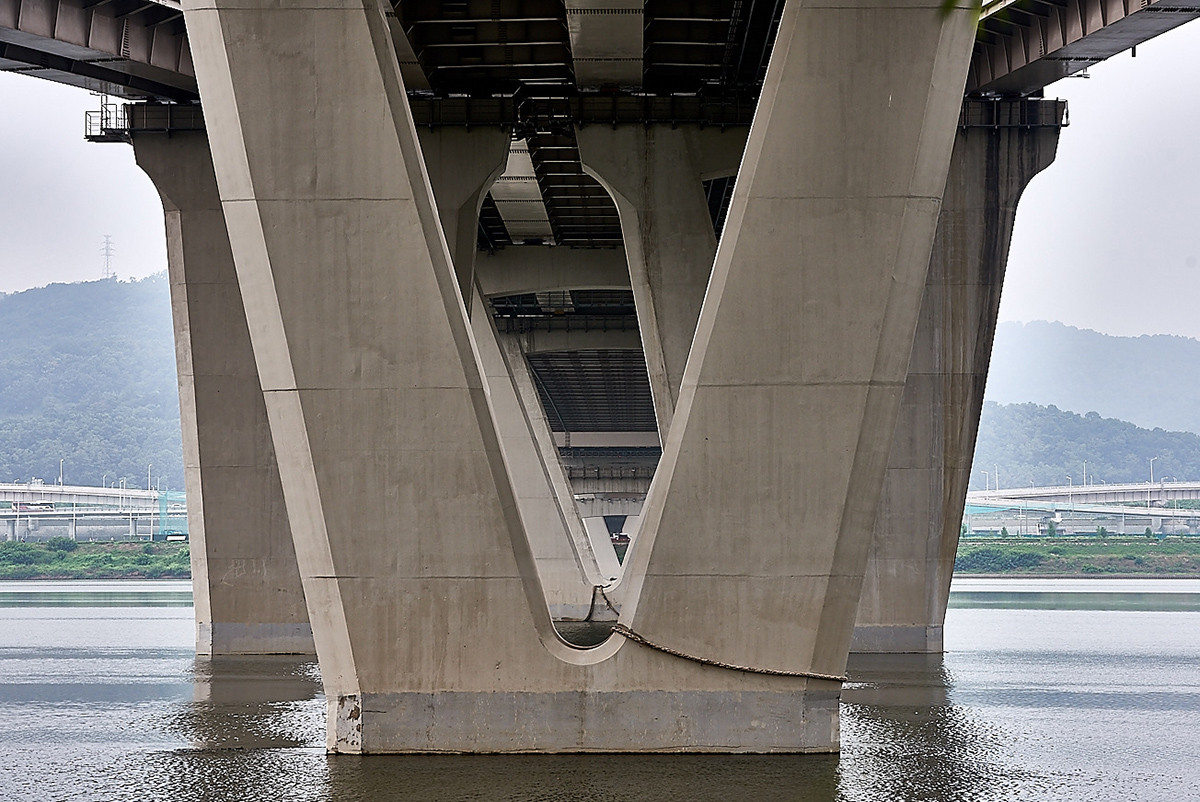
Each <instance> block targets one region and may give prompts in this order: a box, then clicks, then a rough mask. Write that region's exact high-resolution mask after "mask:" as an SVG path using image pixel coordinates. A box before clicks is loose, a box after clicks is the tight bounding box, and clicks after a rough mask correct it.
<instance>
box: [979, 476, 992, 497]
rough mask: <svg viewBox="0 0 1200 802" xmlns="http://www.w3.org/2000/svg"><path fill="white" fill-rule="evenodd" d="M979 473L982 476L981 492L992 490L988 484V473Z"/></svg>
mask: <svg viewBox="0 0 1200 802" xmlns="http://www.w3.org/2000/svg"><path fill="white" fill-rule="evenodd" d="M980 473H982V474H983V492H984V493H987V492H988V491H989V490H991V489H992V486H991V485H990V484H988V472H987V471H980Z"/></svg>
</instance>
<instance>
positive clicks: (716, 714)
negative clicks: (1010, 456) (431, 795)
mask: <svg viewBox="0 0 1200 802" xmlns="http://www.w3.org/2000/svg"><path fill="white" fill-rule="evenodd" d="M35 5H36V6H37V7H38V8H37V9H35V8H34V6H35ZM939 5H940V3H937V2H932V1H931V2H929V3H927V4H925V5H922V4H921V3H915V4H914V3H906V4H903V6H902V7H901V6H899V5H898V6H896V7H890V6H888V5H887V4H886V3H881V4H878V5H872V6H871V7H870V8H867V7H862V6H861V5H854V4H847V5H845V6H844V7H843V6H838V5H836V4H835V5H834V6H830V7H823V8H820V9H815V8H807V7H803V6H801V5H800V4H797V3H784V2H780V3H775V4H766V3H764V4H741V3H732V2H712V3H699V2H651V3H647V4H645V7H644V8H643V9H637V10H631V9H627V8H621V9H613V8H608V7H607V6H605V5H604V4H599V3H588V2H567V3H565V4H562V3H558V2H550V0H521V2H517V0H512V1H511V2H508V0H506V1H505V2H501V3H483V2H476V0H469V2H466V3H461V4H451V5H444V4H435V3H425V2H415V3H404V4H403V5H398V6H396V7H395V8H392V6H391V5H390V4H386V3H381V4H379V5H376V3H374V2H371V1H369V0H368V1H367V2H364V3H362V4H357V6H356V7H355V4H350V6H351V7H347V8H339V9H336V10H335V9H329V8H315V7H309V6H308V5H307V4H297V5H294V7H288V8H286V9H281V8H279V7H277V4H273V3H268V2H262V3H256V2H244V1H242V2H237V3H234V2H228V3H226V2H220V1H218V2H199V1H197V2H185V3H184V4H183V7H182V9H179V8H178V7H177V6H176V5H175V4H173V3H170V2H161V3H137V4H135V3H132V2H129V3H126V2H124V0H118V2H114V3H108V4H101V5H95V4H89V3H85V2H81V1H79V0H75V1H74V2H73V1H72V0H61V2H58V3H49V4H45V3H41V4H34V3H32V2H30V0H0V69H22V70H23V71H27V72H29V73H30V74H36V75H41V76H42V77H50V78H52V79H55V80H64V81H66V82H69V83H76V84H81V85H88V86H92V87H94V88H95V87H100V88H105V89H107V90H108V91H110V92H113V93H114V94H123V95H125V96H129V97H148V98H151V99H153V100H154V101H156V102H154V103H151V104H148V105H138V106H133V107H130V108H129V110H128V112H120V113H110V114H108V115H104V116H102V117H101V118H100V119H98V120H97V121H96V122H97V126H96V128H95V136H96V138H97V139H121V140H131V141H132V142H133V144H134V147H135V151H136V152H137V155H138V161H139V164H140V165H141V166H142V167H143V168H144V169H145V170H146V171H147V172H148V173H149V174H150V176H151V178H152V179H153V180H154V182H155V184H156V186H157V187H158V188H159V190H160V193H161V194H162V196H163V201H164V206H165V208H166V210H167V235H168V241H169V245H170V247H169V256H170V259H171V274H172V284H173V304H174V305H175V313H176V334H177V340H178V343H179V361H180V385H181V398H182V399H183V405H182V406H183V415H184V427H185V452H186V459H187V462H188V464H187V469H188V473H187V477H188V497H189V514H190V517H191V522H192V531H193V539H194V540H195V541H196V548H194V549H193V556H194V573H195V576H196V579H197V625H198V649H199V650H200V651H203V652H208V653H234V652H280V651H307V650H311V649H313V648H315V650H316V652H317V655H318V659H319V660H320V663H321V670H322V677H323V680H324V682H325V687H326V695H327V698H328V700H329V705H330V707H329V719H328V744H329V747H330V749H331V750H333V751H349V752H394V751H593V750H600V751H681V750H682V751H812V750H818V751H821V750H829V749H836V746H837V739H838V735H837V697H838V683H837V681H836V677H837V676H838V675H839V674H840V673H841V672H842V671H843V670H844V667H845V660H846V654H847V651H848V650H849V649H850V648H851V644H852V642H853V644H854V646H855V648H858V649H861V650H865V651H939V650H940V649H941V636H940V630H941V621H942V617H943V616H944V612H945V602H946V596H947V594H948V587H949V576H950V571H951V569H952V565H953V554H954V548H955V545H956V542H957V534H958V529H957V527H958V521H959V519H960V518H961V513H962V503H963V497H964V495H965V489H966V479H967V477H968V472H969V465H970V460H971V455H972V451H973V444H974V434H975V430H976V427H977V424H978V415H979V405H980V403H981V398H982V389H983V383H984V379H985V376H986V366H987V361H988V356H989V354H990V344H991V338H992V332H993V329H994V324H995V313H996V308H997V304H998V299H999V290H1000V286H1001V282H1002V277H1003V270H1004V264H1005V260H1006V255H1007V243H1008V237H1009V234H1010V233H1011V226H1012V219H1013V215H1014V213H1015V207H1016V203H1017V200H1018V198H1019V196H1020V192H1021V190H1022V189H1023V188H1024V186H1025V184H1026V183H1027V182H1028V181H1029V180H1030V178H1032V176H1033V175H1034V174H1036V173H1037V172H1038V171H1039V170H1040V169H1042V168H1043V167H1045V166H1046V164H1048V163H1049V161H1050V160H1051V159H1052V158H1053V153H1054V146H1055V144H1056V141H1057V132H1058V128H1059V126H1060V125H1061V123H1062V120H1063V115H1064V109H1063V107H1062V104H1059V103H1055V102H1051V101H1042V100H1039V99H1037V98H1036V97H1032V96H1036V95H1038V94H1039V93H1040V86H1041V84H1039V83H1038V81H1039V80H1041V78H1042V77H1045V76H1046V75H1049V74H1050V73H1049V72H1046V71H1045V70H1046V67H1045V65H1044V64H1042V65H1041V66H1038V65H1037V63H1036V60H1035V59H1032V58H1031V57H1028V55H1027V54H1028V53H1031V52H1032V50H1031V49H1030V48H1031V47H1033V45H1032V44H1030V42H1031V41H1032V40H1029V39H1028V32H1029V31H1030V30H1033V29H1035V28H1036V29H1037V30H1040V31H1042V33H1043V34H1044V35H1043V38H1042V39H1041V40H1039V42H1041V43H1042V45H1044V43H1045V42H1046V41H1050V40H1049V39H1046V38H1045V35H1046V34H1047V32H1048V31H1050V29H1051V27H1052V26H1050V27H1048V26H1049V22H1047V21H1048V20H1058V24H1059V29H1058V30H1059V32H1060V33H1061V36H1059V39H1055V40H1054V41H1055V42H1058V41H1059V40H1061V42H1060V43H1059V44H1061V47H1062V48H1066V49H1065V50H1063V53H1064V54H1065V55H1063V56H1062V58H1061V59H1059V60H1058V61H1055V62H1054V63H1055V64H1056V65H1058V66H1056V67H1054V69H1055V70H1060V69H1061V70H1066V71H1070V70H1072V69H1077V68H1080V66H1086V64H1084V62H1085V61H1086V59H1087V58H1098V57H1099V56H1096V55H1095V54H1097V53H1100V52H1102V51H1105V49H1106V48H1107V49H1108V50H1111V49H1112V48H1114V47H1118V46H1119V45H1122V44H1123V43H1125V42H1126V40H1127V39H1128V38H1129V37H1130V36H1135V35H1140V36H1142V38H1143V39H1144V38H1145V37H1146V32H1147V31H1149V30H1151V29H1153V30H1154V31H1155V32H1158V31H1159V30H1160V29H1161V28H1163V26H1164V23H1159V22H1155V23H1154V25H1148V24H1143V22H1145V21H1144V20H1143V21H1142V22H1138V20H1141V16H1140V15H1141V14H1142V13H1143V12H1145V11H1146V10H1147V9H1142V10H1141V11H1138V12H1137V14H1134V13H1133V12H1129V13H1126V11H1125V10H1122V11H1121V13H1120V14H1117V12H1116V11H1115V10H1113V9H1107V10H1105V11H1104V21H1105V22H1106V23H1107V24H1108V25H1109V26H1110V27H1108V28H1104V26H1097V25H1096V24H1095V19H1094V16H1095V15H1094V14H1092V12H1091V9H1092V6H1090V5H1087V6H1084V5H1081V6H1079V7H1078V9H1076V11H1077V14H1078V16H1079V20H1080V22H1079V24H1078V25H1075V24H1074V23H1073V22H1072V19H1073V18H1068V17H1062V16H1061V14H1060V16H1057V17H1056V16H1055V14H1059V12H1060V11H1062V8H1061V7H1060V6H1058V5H1055V6H1054V7H1053V8H1051V7H1049V6H1046V5H1045V4H1044V3H1038V2H1029V0H1019V2H1016V3H1010V4H1007V6H1006V8H1005V9H1004V10H1003V11H1002V12H998V13H996V14H994V15H992V16H991V17H989V19H988V21H986V22H985V24H984V25H983V26H982V27H981V29H980V31H979V32H978V33H973V27H972V23H971V21H970V14H969V13H967V12H965V11H964V10H961V9H960V10H957V11H954V12H952V13H951V14H950V15H949V16H946V17H943V16H941V15H940V14H939V12H938V11H937V6H939ZM50 7H52V13H51V12H47V11H46V10H45V9H46V8H50ZM1155 7H1161V8H1160V10H1158V11H1154V12H1152V13H1154V14H1156V15H1157V16H1155V17H1154V19H1155V20H1160V19H1161V20H1167V21H1170V22H1172V23H1173V22H1175V21H1180V22H1181V21H1185V20H1186V19H1188V18H1190V16H1188V15H1190V14H1192V11H1194V9H1193V10H1188V9H1185V8H1183V7H1179V9H1178V10H1176V11H1174V12H1172V13H1166V12H1165V11H1163V10H1162V9H1167V8H1168V7H1169V8H1175V7H1174V6H1171V5H1170V3H1169V0H1160V2H1159V3H1158V4H1154V5H1151V6H1150V8H1155ZM1067 8H1068V10H1070V9H1072V8H1075V7H1074V6H1068V7H1067ZM1055 9H1058V10H1057V11H1056V10H1055ZM600 12H604V13H600ZM610 12H611V13H610ZM1063 13H1065V12H1063ZM1073 13H1075V12H1073ZM180 14H182V16H180ZM39 15H40V16H39ZM1123 19H1128V20H1129V22H1128V23H1127V24H1125V27H1120V26H1119V25H1118V23H1119V22H1120V21H1121V20H1123ZM1031 20H1032V22H1031ZM1135 22H1136V23H1138V24H1137V25H1134V24H1133V23H1135ZM185 23H186V31H185V30H184V24H185ZM1034 23H1036V24H1034ZM114 25H116V26H117V28H114V27H113V26H114ZM139 26H140V27H139ZM1039 26H1040V27H1039ZM1139 26H1140V27H1139ZM1155 26H1157V27H1155ZM1167 27H1169V26H1167ZM113 30H119V32H120V34H121V35H120V37H119V39H120V41H118V42H116V43H115V44H114V40H113ZM1105 30H1107V31H1108V33H1109V34H1114V35H1110V36H1108V37H1107V39H1106V38H1105V36H1104V35H1097V34H1103V33H1104V31H1105ZM1131 31H1132V32H1134V33H1129V32H1131ZM1138 31H1140V33H1137V32H1138ZM147 32H149V33H147ZM1116 34H1119V35H1116ZM639 35H640V38H639ZM973 36H974V39H973ZM1021 36H1025V37H1026V38H1025V39H1021V38H1020V37H1021ZM139 37H141V38H139ZM1122 37H1124V38H1122ZM1052 38H1053V37H1052ZM47 41H52V42H54V43H55V44H54V45H53V46H47V45H46V42H47ZM973 41H974V44H972V42H973ZM1017 42H1023V43H1024V44H1022V45H1021V46H1020V47H1018V46H1017V45H1016V44H1014V43H1017ZM1058 46H1059V45H1058V44H1056V45H1055V47H1058ZM1126 46H1127V45H1126ZM38 48H41V50H39V49H38ZM193 48H194V51H193ZM972 48H973V55H972ZM1020 48H1025V49H1023V50H1022V49H1020ZM1089 48H1090V49H1089ZM1120 49H1124V48H1123V46H1122V47H1121V48H1120ZM1018 51H1019V52H1020V53H1024V54H1026V57H1025V59H1024V60H1022V59H1021V58H1018ZM1085 51H1086V53H1090V54H1092V55H1087V56H1086V58H1085V55H1086V54H1085ZM1043 52H1052V53H1058V52H1059V51H1058V50H1054V49H1053V48H1051V50H1050V51H1046V50H1045V49H1044V48H1043ZM1112 52H1116V50H1112ZM39 53H40V54H41V55H39ZM104 54H107V55H104ZM1109 55H1111V53H1109ZM1001 56H1003V58H1002V57H1001ZM1054 58H1058V56H1054ZM4 59H8V60H7V61H5V60H4ZM1050 60H1053V59H1050ZM1074 64H1078V65H1080V66H1076V67H1072V66H1071V65H1074ZM21 65H24V66H21ZM155 70H158V71H165V72H166V74H167V76H166V77H163V76H162V75H160V74H159V72H155ZM1039 70H1040V71H1039ZM193 76H194V77H193ZM1039 76H1040V77H1039ZM98 82H99V83H98ZM197 86H198V90H197V88H196V87H197ZM964 86H965V88H966V89H967V90H969V91H970V92H971V93H972V95H973V98H972V99H969V100H968V101H967V102H966V103H965V104H964V103H963V102H962V98H963V92H964ZM197 92H198V93H199V96H201V97H202V98H203V101H204V112H203V116H202V115H201V112H200V109H199V106H198V105H195V104H194V103H188V102H172V103H163V102H161V101H189V100H194V99H195V98H196V97H197ZM1013 97H1015V98H1017V99H1013ZM814 109H821V110H823V111H822V113H820V114H814V113H813V110H814ZM751 123H753V128H751ZM206 131H207V133H205V132H206ZM952 152H953V159H951V153H952ZM760 167H761V168H763V169H760ZM948 171H949V175H950V178H949V181H947V172H948ZM735 179H736V180H735ZM943 189H945V191H946V195H945V202H944V208H943V201H942V196H943ZM931 254H932V255H931ZM897 421H899V423H897ZM652 477H653V478H652ZM246 493H249V494H251V495H252V496H253V497H254V498H256V499H260V500H262V503H261V504H260V505H259V507H258V508H259V509H260V511H261V519H260V520H255V521H247V519H245V518H244V517H240V518H234V517H233V516H231V515H229V514H228V511H229V510H230V509H232V508H235V507H236V506H237V500H238V499H239V498H240V497H241V496H242V495H243V494H246ZM622 529H623V530H624V532H625V533H627V534H628V535H631V536H632V540H633V542H632V544H631V545H630V547H629V552H628V555H627V559H626V561H625V564H624V566H622V565H620V564H618V562H617V560H616V557H615V554H614V553H613V550H612V546H611V544H610V541H609V538H608V534H609V532H619V531H621V530H622ZM864 577H865V578H866V579H865V583H864ZM860 590H861V593H860ZM860 596H861V600H862V601H861V605H860V603H859V600H860ZM618 613H619V622H618V629H617V632H618V633H622V632H623V633H624V634H613V635H611V636H610V637H609V638H608V639H607V640H605V641H604V642H603V643H602V644H601V645H599V646H596V647H591V648H584V647H580V646H577V645H574V644H572V643H569V642H567V641H566V640H564V639H563V637H562V636H561V635H560V634H559V633H558V631H557V630H556V629H555V621H556V620H561V619H572V618H584V617H587V618H597V617H604V616H605V615H607V616H608V617H616V615H617V614H618ZM856 624H857V629H856ZM660 647H661V648H660ZM731 710H736V711H737V712H736V713H731V712H730V711H731Z"/></svg>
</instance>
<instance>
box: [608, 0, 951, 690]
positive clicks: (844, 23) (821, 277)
mask: <svg viewBox="0 0 1200 802" xmlns="http://www.w3.org/2000/svg"><path fill="white" fill-rule="evenodd" d="M972 30H973V28H972V23H971V20H970V14H969V13H960V12H957V11H956V12H952V13H950V14H949V15H947V16H946V17H945V18H944V19H943V18H941V17H939V13H938V11H937V9H936V8H935V7H934V6H932V5H930V6H928V7H924V8H923V7H921V6H920V4H919V3H904V4H903V6H897V7H886V6H885V5H884V4H882V3H870V4H867V5H858V4H855V5H853V6H851V5H846V6H837V7H821V8H812V7H808V6H805V5H801V4H793V3H789V4H788V5H787V6H786V8H785V11H784V14H783V19H782V22H781V24H780V28H779V34H778V38H777V39H776V42H775V45H774V50H773V55H772V61H771V65H770V68H769V70H768V72H767V76H766V83H765V85H764V89H763V94H762V99H761V100H760V103H759V108H758V111H757V113H756V115H755V120H754V124H753V127H752V128H751V133H750V138H749V141H748V142H747V145H746V151H745V155H744V156H743V159H742V166H741V170H740V172H739V174H738V180H737V185H736V189H735V191H734V195H733V201H732V204H731V207H730V210H729V216H728V219H727V222H726V224H725V231H724V233H723V236H722V239H721V242H720V246H719V249H718V252H717V257H716V262H715V266H714V268H713V274H712V278H711V280H710V282H709V286H708V291H707V295H706V296H705V300H704V306H703V309H702V311H701V313H700V319H699V323H698V325H697V328H696V336H695V341H694V343H693V346H692V351H691V355H690V357H689V359H688V363H687V368H686V369H685V371H684V375H683V385H682V391H681V393H680V398H679V403H678V405H677V406H676V410H675V419H674V422H673V423H672V424H671V428H670V431H669V434H668V436H667V438H666V443H665V446H664V451H663V457H662V461H661V462H660V464H659V468H658V472H657V473H656V475H655V478H654V483H653V485H652V486H651V488H650V493H649V496H648V497H647V499H646V505H645V508H644V509H643V512H642V518H641V531H640V532H639V536H638V538H637V539H636V540H635V541H634V543H633V544H632V545H631V547H630V551H629V553H628V554H627V556H626V568H625V571H626V578H627V582H626V584H627V587H626V588H625V589H624V592H623V594H622V599H623V600H624V606H623V607H622V617H623V620H625V619H628V620H630V621H631V626H632V627H633V628H634V629H635V630H637V631H639V632H641V633H642V634H643V635H645V636H646V637H648V638H650V639H653V640H657V641H659V642H662V643H666V644H668V645H670V646H672V647H674V648H676V649H679V650H680V651H683V652H686V653H690V654H704V655H706V656H709V657H711V658H714V659H718V660H724V661H727V662H740V663H742V664H748V665H754V666H762V667H767V668H787V667H791V666H805V667H810V668H811V669H812V670H815V671H821V672H826V673H838V672H840V671H841V670H842V669H843V667H844V665H845V660H846V654H847V652H848V649H849V645H850V638H851V633H852V630H853V625H854V616H855V611H856V608H857V601H858V596H859V590H860V584H861V580H862V575H863V570H864V568H865V564H866V557H867V551H868V548H869V545H870V531H871V527H872V524H873V522H874V519H875V512H876V509H877V504H878V499H879V494H880V489H881V486H882V483H883V476H884V470H885V468H886V464H887V455H888V450H889V446H890V444H891V441H892V434H893V429H894V426H895V422H896V415H897V412H898V409H899V402H900V397H901V391H902V388H903V384H904V378H905V375H906V370H907V367H908V357H909V353H910V351H911V348H912V342H913V336H914V332H915V329H916V325H917V318H918V312H919V310H920V304H921V297H922V292H923V288H924V285H925V274H926V271H927V268H928V264H929V256H930V250H931V245H932V241H933V235H934V231H935V228H936V225H937V219H938V211H939V207H940V203H941V195H942V190H943V187H944V186H945V180H946V172H947V168H948V164H949V161H950V153H951V149H952V145H953V141H954V130H955V121H956V119H957V117H958V112H959V104H960V97H961V95H960V93H961V90H962V85H963V81H964V78H965V71H966V64H967V59H968V56H969V53H970V49H971V37H972ZM632 261H633V260H632V259H631V262H632ZM639 575H644V579H643V580H641V581H639ZM631 580H632V581H631ZM639 585H640V586H639ZM697 600H703V601H702V602H698V601H697Z"/></svg>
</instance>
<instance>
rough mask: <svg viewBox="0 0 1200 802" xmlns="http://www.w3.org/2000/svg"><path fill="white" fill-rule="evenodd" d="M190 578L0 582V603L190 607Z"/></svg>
mask: <svg viewBox="0 0 1200 802" xmlns="http://www.w3.org/2000/svg"><path fill="white" fill-rule="evenodd" d="M191 606H192V583H191V581H190V580H170V581H157V580H120V581H64V580H57V579H56V580H45V581H42V580H37V581H31V582H30V581H23V582H0V607H191Z"/></svg>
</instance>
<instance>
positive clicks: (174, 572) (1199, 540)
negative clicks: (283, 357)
mask: <svg viewBox="0 0 1200 802" xmlns="http://www.w3.org/2000/svg"><path fill="white" fill-rule="evenodd" d="M954 570H955V572H956V573H960V574H986V575H994V576H1122V575H1138V576H1200V537H1188V538H1182V537H1169V538H1166V539H1164V540H1157V539H1149V538H1145V537H1108V538H1098V537H1090V538H1037V539H1018V538H970V539H963V540H961V541H960V542H959V544H958V558H957V560H955V564H954ZM190 576H191V567H190V564H189V562H188V544H187V543H161V542H155V543H147V542H145V541H137V542H118V543H74V542H72V541H70V540H67V539H66V538H53V539H51V540H48V541H46V542H44V543H38V542H33V543H22V542H10V543H0V579H167V578H178V579H187V578H188V577H190Z"/></svg>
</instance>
